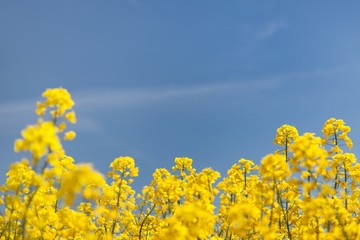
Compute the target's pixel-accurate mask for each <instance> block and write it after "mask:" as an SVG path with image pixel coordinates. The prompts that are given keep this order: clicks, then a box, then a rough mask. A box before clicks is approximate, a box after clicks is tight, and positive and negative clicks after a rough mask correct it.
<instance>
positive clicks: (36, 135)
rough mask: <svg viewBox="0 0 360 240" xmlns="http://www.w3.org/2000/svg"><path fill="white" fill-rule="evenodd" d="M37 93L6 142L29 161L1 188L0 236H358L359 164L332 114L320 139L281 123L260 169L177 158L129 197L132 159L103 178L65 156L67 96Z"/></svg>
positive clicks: (134, 170)
mask: <svg viewBox="0 0 360 240" xmlns="http://www.w3.org/2000/svg"><path fill="white" fill-rule="evenodd" d="M43 97H44V100H43V101H42V102H38V103H37V109H36V114H37V115H38V116H39V118H38V121H37V123H35V124H33V125H29V126H27V127H26V128H25V129H24V130H23V131H22V132H21V138H19V139H17V140H16V141H15V143H14V150H15V152H20V151H24V152H27V153H28V155H27V156H28V157H27V158H24V159H21V160H20V161H18V162H15V163H13V164H11V165H10V167H9V171H8V173H7V174H6V176H7V178H6V182H5V183H4V184H3V185H1V187H0V191H1V193H0V194H1V195H0V212H1V214H0V239H124V240H125V239H149V240H150V239H164V240H165V239H175V240H177V239H178V240H183V239H184V240H187V239H189V240H190V239H197V240H198V239H213V240H219V239H227V240H230V239H231V240H234V239H266V240H267V239H360V189H359V185H360V164H359V163H357V159H356V157H355V155H354V154H353V153H351V149H352V147H353V143H352V141H351V139H350V137H349V136H348V134H349V132H350V130H351V128H350V127H349V126H347V125H346V124H345V122H344V121H343V120H341V119H335V118H330V119H329V120H327V121H326V122H325V124H324V126H323V130H322V136H317V135H316V134H314V133H303V134H301V135H300V134H299V133H298V131H297V129H296V128H295V127H294V126H290V125H283V126H280V127H279V128H278V129H277V131H276V134H275V139H274V144H276V145H277V146H278V150H276V151H275V152H274V153H270V154H268V155H267V156H265V157H264V158H263V159H262V160H261V162H260V164H259V165H256V164H255V163H254V162H253V161H251V160H248V159H245V158H241V159H240V160H239V161H238V162H236V163H234V164H233V165H232V166H231V167H230V169H229V170H228V171H227V173H226V175H225V176H223V177H221V176H220V173H219V172H217V171H215V170H213V169H212V168H205V169H202V170H201V171H198V170H196V169H195V168H194V167H193V161H192V159H190V158H186V157H179V158H176V159H175V160H174V166H173V167H172V168H171V169H170V170H169V169H166V168H158V169H156V170H155V172H154V173H153V175H152V176H153V178H152V180H151V182H150V183H149V184H148V185H146V186H144V187H143V189H142V191H141V192H138V193H136V192H135V190H134V189H133V188H132V187H131V184H132V183H133V181H134V179H135V178H136V177H137V176H138V174H139V169H138V167H137V166H136V163H135V160H134V159H133V158H131V157H129V156H120V157H118V158H116V159H114V160H113V162H112V163H111V164H110V165H109V168H110V170H109V172H108V173H107V176H104V175H103V174H102V173H100V172H98V171H96V170H95V169H94V168H93V167H92V165H91V164H76V163H75V160H74V159H73V158H72V157H71V156H68V155H66V151H65V150H64V149H63V146H62V141H71V140H74V139H75V137H76V133H75V132H74V131H72V130H68V127H69V126H71V124H75V123H76V121H77V120H76V114H75V112H74V110H73V107H74V101H73V100H72V98H71V95H70V93H69V92H68V91H67V90H66V89H63V88H55V89H47V90H46V91H45V92H44V93H43Z"/></svg>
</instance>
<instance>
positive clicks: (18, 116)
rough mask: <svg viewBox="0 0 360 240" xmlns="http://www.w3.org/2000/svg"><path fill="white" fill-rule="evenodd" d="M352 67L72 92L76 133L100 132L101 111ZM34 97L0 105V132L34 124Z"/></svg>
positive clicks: (252, 88)
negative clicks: (75, 114) (191, 83)
mask: <svg viewBox="0 0 360 240" xmlns="http://www.w3.org/2000/svg"><path fill="white" fill-rule="evenodd" d="M349 69H350V70H351V69H352V67H350V68H348V67H346V66H345V67H344V66H343V67H339V68H332V69H319V70H315V71H312V72H302V73H295V74H289V75H285V76H279V77H273V78H266V79H258V80H253V81H244V80H233V81H229V82H218V83H205V84H200V85H187V86H171V87H152V88H125V89H100V90H94V89H92V90H84V91H78V92H72V95H73V98H74V100H75V103H76V106H75V107H76V109H77V110H78V111H77V113H78V119H79V122H81V124H78V125H76V129H77V130H81V131H93V132H94V131H95V132H101V129H102V128H101V126H100V125H99V124H98V123H97V121H96V120H94V119H93V117H92V116H93V113H94V111H96V112H97V113H99V112H100V113H101V111H102V110H106V109H107V110H113V109H130V108H131V109H132V110H133V109H136V108H137V107H143V106H157V105H158V104H162V103H172V102H176V101H182V100H183V99H191V100H193V102H194V101H196V100H197V99H199V98H202V97H209V96H212V95H214V94H216V95H218V96H219V95H224V96H225V95H226V94H232V93H236V94H238V95H242V96H244V97H246V96H249V95H251V96H261V94H262V92H263V91H272V90H276V89H278V87H280V86H282V85H283V84H287V83H288V82H289V81H294V80H306V79H314V80H320V79H323V78H324V77H325V78H326V79H327V80H329V78H330V77H331V76H334V75H338V74H340V73H341V74H342V73H344V72H347V71H349ZM37 100H39V99H38V98H37V97H36V96H35V97H34V98H33V99H27V100H23V101H14V102H5V103H4V102H3V103H0V116H1V117H0V131H2V132H3V131H10V130H11V129H14V128H15V127H16V128H17V131H18V129H21V128H23V127H24V126H25V125H26V124H29V123H31V122H29V121H36V116H35V113H34V109H35V107H36V101H37Z"/></svg>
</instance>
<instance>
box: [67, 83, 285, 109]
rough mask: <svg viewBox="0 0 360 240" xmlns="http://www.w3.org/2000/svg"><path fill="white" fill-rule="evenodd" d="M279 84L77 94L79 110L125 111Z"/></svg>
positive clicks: (104, 90)
mask: <svg viewBox="0 0 360 240" xmlns="http://www.w3.org/2000/svg"><path fill="white" fill-rule="evenodd" d="M277 84H278V81H277V80H275V79H273V80H267V81H252V82H251V81H247V82H243V81H242V82H230V83H216V84H203V85H198V86H187V87H184V86H179V87H169V88H132V89H102V90H87V91H82V92H78V93H75V94H74V99H75V102H76V105H77V106H78V107H79V108H93V109H98V108H114V107H117V108H125V107H135V106H138V105H143V104H155V103H157V102H163V101H175V100H177V99H181V98H185V97H201V96H206V95H210V94H225V93H229V92H237V93H251V92H256V91H260V90H263V89H268V88H272V87H274V86H275V85H277Z"/></svg>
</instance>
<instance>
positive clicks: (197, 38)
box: [0, 0, 360, 189]
mask: <svg viewBox="0 0 360 240" xmlns="http://www.w3.org/2000/svg"><path fill="white" fill-rule="evenodd" d="M359 7H360V2H356V1H348V2H346V3H345V2H339V1H297V2H295V1H246V0H236V1H235V0H234V1H231V0H229V1H209V0H207V1H205V0H197V1H190V0H184V1H168V0H167V1H165V0H163V1H162V0H153V1H144V0H121V1H111V0H109V1H80V0H79V1H57V2H55V1H1V2H0V36H1V37H0V146H1V147H0V159H1V163H0V166H1V169H0V174H1V176H4V175H5V173H6V171H7V169H8V166H9V164H10V163H11V162H14V161H17V160H19V159H20V158H21V156H22V155H21V154H20V155H19V154H15V153H13V142H14V140H15V139H16V138H18V137H20V132H21V130H22V129H23V128H24V127H25V126H26V125H27V124H31V123H34V122H35V121H36V116H35V114H34V109H35V105H36V101H38V100H41V93H42V92H43V91H44V90H45V89H46V88H52V87H65V88H67V89H68V90H69V91H70V93H71V94H72V96H73V99H74V101H75V103H76V106H75V111H76V113H77V116H78V123H77V124H76V125H75V126H74V130H75V131H76V132H77V138H76V140H75V141H73V142H71V143H66V144H65V148H66V150H67V153H68V154H69V155H71V156H73V157H74V158H75V160H76V161H77V162H92V163H93V164H94V166H95V167H96V168H97V169H99V170H100V171H101V172H103V173H106V172H107V171H108V166H109V164H110V162H111V161H112V160H113V159H114V158H115V157H117V156H120V155H130V156H132V157H134V158H135V160H136V162H137V164H138V166H139V167H140V176H139V177H138V179H137V180H136V181H135V183H134V184H135V187H136V188H137V189H140V186H142V185H144V184H146V183H148V182H149V181H150V178H151V174H152V172H153V171H154V170H155V168H159V167H168V168H169V167H170V166H172V164H173V160H174V158H175V157H177V156H188V157H191V158H193V160H194V165H195V167H196V168H197V169H199V170H201V169H202V168H204V167H209V166H210V167H213V168H214V169H216V170H218V171H220V172H221V174H222V175H225V173H226V170H227V169H228V168H230V166H231V165H232V164H234V163H235V162H236V161H237V160H238V159H240V158H242V157H244V158H247V159H252V160H254V161H255V162H256V163H260V161H261V158H262V157H263V156H265V155H267V154H268V153H271V152H273V151H274V150H275V149H276V148H277V147H276V146H274V145H273V143H272V142H273V138H274V136H275V133H276V129H277V128H278V127H279V126H281V125H282V124H285V123H287V124H291V125H294V126H296V127H297V128H298V130H299V132H300V133H304V132H307V131H309V132H316V133H317V134H318V135H321V128H322V125H323V123H324V122H325V121H326V120H327V119H328V118H330V117H336V118H342V119H344V120H345V122H346V123H348V124H349V125H350V126H351V127H352V132H351V133H350V137H351V138H352V139H353V141H354V149H353V152H354V153H355V154H358V153H359V144H360V138H359V136H360V112H359V103H360V95H359V93H358V90H359V88H360V81H359V77H360V68H359V67H360V28H359V27H358V26H359V23H360V15H359V14H358V10H359ZM1 179H4V177H2V178H1ZM2 181H3V180H2Z"/></svg>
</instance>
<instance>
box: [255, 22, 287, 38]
mask: <svg viewBox="0 0 360 240" xmlns="http://www.w3.org/2000/svg"><path fill="white" fill-rule="evenodd" d="M287 26H288V23H287V22H285V21H283V20H277V21H270V22H268V23H267V24H266V26H265V27H264V28H263V29H261V30H260V31H259V32H258V33H257V37H258V38H260V39H267V38H270V37H272V36H273V35H274V34H276V33H277V32H278V31H280V30H281V29H283V28H285V27H287Z"/></svg>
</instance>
